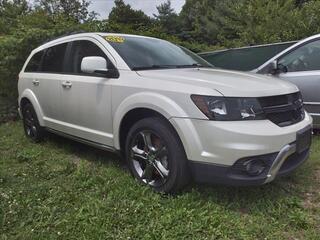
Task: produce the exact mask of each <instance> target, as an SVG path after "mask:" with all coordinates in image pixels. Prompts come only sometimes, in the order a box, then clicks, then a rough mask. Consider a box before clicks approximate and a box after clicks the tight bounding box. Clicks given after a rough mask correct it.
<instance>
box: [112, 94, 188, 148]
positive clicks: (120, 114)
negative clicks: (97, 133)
mask: <svg viewBox="0 0 320 240" xmlns="http://www.w3.org/2000/svg"><path fill="white" fill-rule="evenodd" d="M113 116H114V117H113V133H114V147H115V148H116V149H117V150H121V140H123V139H121V137H123V136H122V135H121V129H122V130H123V126H124V125H123V124H126V123H128V122H130V124H131V126H132V125H133V123H134V122H136V121H138V120H140V119H142V118H144V117H148V116H151V117H152V116H158V117H160V118H163V119H165V120H166V121H168V123H169V124H170V125H171V126H172V124H171V123H170V121H169V120H170V118H172V117H186V116H187V114H186V113H185V111H184V110H183V109H182V108H181V107H180V106H179V105H178V104H177V103H176V102H175V101H174V100H172V99H170V98H169V97H166V96H163V95H161V94H158V93H149V92H142V93H138V94H134V95H131V96H129V97H127V98H126V99H125V100H123V101H122V102H121V104H119V106H118V107H117V109H116V111H115V113H114V114H113ZM127 119H133V120H136V121H128V120H127ZM125 121H128V122H125ZM172 128H173V129H174V130H175V128H174V127H173V126H172ZM125 129H126V128H125ZM175 132H176V133H177V131H176V130H175ZM178 136H179V135H178Z"/></svg>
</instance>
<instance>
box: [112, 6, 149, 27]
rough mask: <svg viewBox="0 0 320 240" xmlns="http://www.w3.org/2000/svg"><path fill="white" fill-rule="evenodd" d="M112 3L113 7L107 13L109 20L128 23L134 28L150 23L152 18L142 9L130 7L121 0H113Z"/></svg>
mask: <svg viewBox="0 0 320 240" xmlns="http://www.w3.org/2000/svg"><path fill="white" fill-rule="evenodd" d="M114 3H115V7H113V8H112V10H111V12H110V14H109V21H111V22H115V23H120V24H128V25H130V26H131V27H133V28H134V29H139V28H140V27H147V26H149V25H151V23H152V20H151V19H150V18H149V17H148V16H147V15H146V14H145V13H144V12H143V11H141V10H134V9H132V8H131V6H130V5H129V4H125V3H124V1H123V0H115V1H114Z"/></svg>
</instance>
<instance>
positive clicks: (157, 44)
mask: <svg viewBox="0 0 320 240" xmlns="http://www.w3.org/2000/svg"><path fill="white" fill-rule="evenodd" d="M105 40H107V41H108V43H109V44H110V45H111V46H112V47H113V48H114V49H115V50H116V51H117V52H118V54H119V55H120V56H121V57H122V58H123V60H124V61H125V62H126V63H127V64H128V66H129V67H130V68H131V69H132V70H137V71H138V70H148V69H167V68H195V67H213V66H212V65H211V64H210V63H208V62H207V61H205V60H204V59H202V58H201V57H199V56H198V55H196V54H195V53H193V52H191V51H189V50H188V49H186V48H183V47H180V46H177V45H174V44H172V43H170V42H168V41H164V40H160V39H154V38H144V37H134V36H119V35H117V36H110V35H108V36H106V37H105Z"/></svg>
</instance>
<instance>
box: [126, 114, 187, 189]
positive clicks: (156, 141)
mask: <svg viewBox="0 0 320 240" xmlns="http://www.w3.org/2000/svg"><path fill="white" fill-rule="evenodd" d="M125 150H126V151H125V155H126V161H127V164H128V166H129V169H130V172H131V173H132V175H133V176H134V177H135V178H136V179H137V180H138V181H139V182H140V183H142V184H144V185H149V186H150V187H152V188H153V189H154V190H155V191H157V192H163V193H176V192H178V191H179V190H181V189H182V188H183V187H184V186H186V185H187V184H188V183H189V181H190V174H189V169H188V166H187V158H186V154H185V151H184V148H183V146H182V144H181V142H180V139H179V137H178V135H177V134H176V132H175V131H174V129H173V128H172V126H171V125H170V124H169V123H168V122H167V121H165V120H163V119H161V118H157V117H151V118H145V119H142V120H140V121H138V122H137V123H135V124H134V125H133V126H132V128H131V129H130V131H129V133H128V136H127V139H126V145H125Z"/></svg>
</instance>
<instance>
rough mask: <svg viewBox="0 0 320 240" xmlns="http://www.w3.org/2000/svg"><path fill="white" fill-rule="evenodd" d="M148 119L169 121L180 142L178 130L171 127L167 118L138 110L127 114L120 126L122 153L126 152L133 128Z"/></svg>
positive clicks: (155, 113)
mask: <svg viewBox="0 0 320 240" xmlns="http://www.w3.org/2000/svg"><path fill="white" fill-rule="evenodd" d="M148 117H158V118H161V119H163V120H165V121H167V122H168V123H169V125H170V126H171V128H172V129H173V131H174V133H175V134H176V135H177V137H178V139H179V141H180V138H179V136H178V133H177V132H176V130H175V129H174V127H173V126H172V125H171V123H170V122H169V121H168V119H167V118H166V117H164V116H163V115H162V114H160V113H159V112H157V111H154V110H151V109H148V108H136V109H132V110H130V111H129V112H127V113H126V115H125V116H124V117H123V119H122V121H121V124H120V130H119V142H120V150H121V152H122V153H123V152H124V149H125V143H126V138H127V135H128V132H129V131H130V129H131V127H132V126H133V125H134V124H135V123H136V122H138V121H139V120H141V119H144V118H148Z"/></svg>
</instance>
